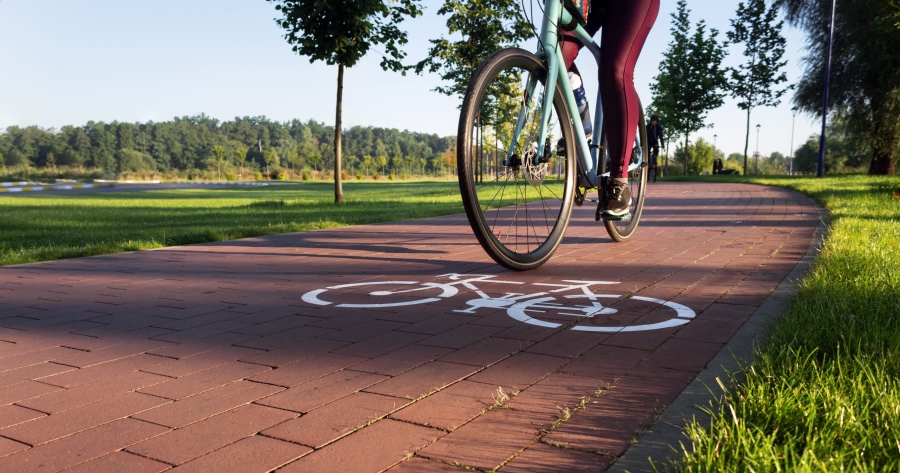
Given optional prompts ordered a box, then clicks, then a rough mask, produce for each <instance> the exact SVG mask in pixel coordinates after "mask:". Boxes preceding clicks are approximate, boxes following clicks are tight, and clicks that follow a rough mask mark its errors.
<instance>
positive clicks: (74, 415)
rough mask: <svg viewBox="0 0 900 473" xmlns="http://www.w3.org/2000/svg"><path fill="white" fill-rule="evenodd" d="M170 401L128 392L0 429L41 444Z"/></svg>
mask: <svg viewBox="0 0 900 473" xmlns="http://www.w3.org/2000/svg"><path fill="white" fill-rule="evenodd" d="M168 402H169V401H168V400H167V399H160V398H158V397H154V396H147V395H145V394H140V393H133V392H129V393H125V394H120V395H118V396H114V397H111V398H108V399H105V400H103V401H100V402H96V403H93V404H88V405H86V406H83V407H81V408H80V409H72V410H68V411H63V412H60V413H58V414H54V415H51V416H44V417H41V418H38V419H35V420H32V421H30V422H25V423H22V424H17V425H14V426H11V427H7V428H5V429H2V430H0V435H3V436H4V437H8V438H11V439H14V440H17V441H19V442H23V443H27V444H29V445H40V444H42V443H46V442H49V441H51V440H55V439H58V438H60V437H65V436H67V435H71V434H74V433H76V432H81V431H82V430H87V429H90V428H92V427H96V426H98V425H102V424H106V423H108V422H112V421H114V420H116V419H121V418H124V417H128V416H130V415H132V414H136V413H139V412H142V411H145V410H147V409H151V408H153V407H156V406H159V405H162V404H166V403H168Z"/></svg>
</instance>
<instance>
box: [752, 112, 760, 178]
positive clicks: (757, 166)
mask: <svg viewBox="0 0 900 473" xmlns="http://www.w3.org/2000/svg"><path fill="white" fill-rule="evenodd" d="M760 126H761V125H760V124H759V123H757V124H756V153H755V156H754V157H755V158H756V163H755V164H754V169H753V174H759V128H760Z"/></svg>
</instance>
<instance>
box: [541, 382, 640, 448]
mask: <svg viewBox="0 0 900 473" xmlns="http://www.w3.org/2000/svg"><path fill="white" fill-rule="evenodd" d="M656 415H657V412H656V408H655V407H654V406H652V405H646V404H640V403H627V402H625V403H623V402H621V401H619V400H617V399H612V398H609V397H603V396H601V397H600V398H598V399H597V400H595V401H593V402H591V403H590V404H588V405H587V406H586V407H585V408H583V409H581V410H579V411H578V412H575V413H574V414H572V417H570V418H569V420H567V421H566V422H564V423H563V424H562V425H560V426H559V427H557V428H556V429H554V430H553V432H551V433H550V434H549V435H548V436H547V437H546V439H547V440H548V441H551V442H557V443H560V444H563V445H565V446H567V447H571V448H576V449H580V450H586V451H590V452H598V453H604V454H607V455H613V456H619V455H621V454H622V453H623V452H625V449H626V448H628V446H629V445H630V444H631V442H632V441H633V440H634V438H635V437H637V436H638V435H640V433H641V432H642V431H643V430H644V428H645V427H647V426H648V423H650V422H651V421H652V420H653V419H655V417H656Z"/></svg>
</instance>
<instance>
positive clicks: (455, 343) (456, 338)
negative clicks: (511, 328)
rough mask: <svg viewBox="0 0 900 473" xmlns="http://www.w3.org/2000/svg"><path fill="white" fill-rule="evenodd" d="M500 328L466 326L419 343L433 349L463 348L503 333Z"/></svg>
mask: <svg viewBox="0 0 900 473" xmlns="http://www.w3.org/2000/svg"><path fill="white" fill-rule="evenodd" d="M502 330H503V329H502V328H500V327H489V326H487V325H474V324H466V325H463V326H461V327H456V328H455V329H452V330H447V331H446V332H443V333H441V334H439V335H435V336H433V337H429V338H426V339H425V340H422V341H421V342H419V344H420V345H429V346H433V347H444V348H462V347H464V346H467V345H471V344H473V343H475V342H477V341H479V340H483V339H485V338H488V337H490V336H491V335H493V334H495V333H497V332H500V331H502Z"/></svg>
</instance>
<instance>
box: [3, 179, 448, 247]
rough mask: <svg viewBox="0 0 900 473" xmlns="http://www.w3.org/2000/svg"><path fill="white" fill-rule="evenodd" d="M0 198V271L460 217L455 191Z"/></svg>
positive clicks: (428, 187)
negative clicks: (337, 197) (340, 200)
mask: <svg viewBox="0 0 900 473" xmlns="http://www.w3.org/2000/svg"><path fill="white" fill-rule="evenodd" d="M344 195H345V203H344V205H341V206H336V205H334V203H333V202H334V187H333V185H332V184H330V183H304V184H294V185H280V186H270V187H250V188H222V189H209V188H202V189H181V190H159V191H146V192H107V193H84V194H68V195H53V194H49V193H48V194H43V195H41V194H28V195H25V194H23V195H16V196H10V195H4V196H0V265H9V264H19V263H29V262H35V261H46V260H53V259H60V258H73V257H78V256H89V255H99V254H106V253H116V252H121V251H131V250H142V249H150V248H160V247H163V246H171V245H183V244H188V243H201V242H209V241H218V240H228V239H234V238H244V237H250V236H259V235H271V234H275V233H286V232H297V231H305V230H316V229H321V228H333V227H340V226H346V225H360V224H367V223H375V222H386V221H395V220H406V219H414V218H424V217H432V216H436V215H447V214H455V213H462V212H463V208H462V202H461V201H460V197H459V186H458V184H457V183H456V182H455V181H419V182H415V181H411V182H409V181H408V182H400V183H388V182H384V183H382V182H378V183H375V182H347V183H345V184H344Z"/></svg>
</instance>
